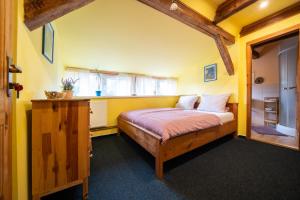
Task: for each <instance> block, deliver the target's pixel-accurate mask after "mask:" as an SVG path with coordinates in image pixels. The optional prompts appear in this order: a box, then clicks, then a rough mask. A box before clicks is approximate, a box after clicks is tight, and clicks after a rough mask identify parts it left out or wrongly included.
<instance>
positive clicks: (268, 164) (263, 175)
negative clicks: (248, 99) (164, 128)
mask: <svg viewBox="0 0 300 200" xmlns="http://www.w3.org/2000/svg"><path fill="white" fill-rule="evenodd" d="M93 150H94V152H93V153H94V158H93V159H92V161H91V177H90V181H89V184H90V187H89V188H90V191H89V199H91V200H98V199H99V200H100V199H101V200H102V199H103V200H106V199H107V200H119V199H120V200H135V199H136V200H148V199H149V200H150V199H153V200H159V199H162V200H173V199H174V200H177V199H195V200H196V199H197V200H198V199H208V200H210V199H218V200H219V199H228V200H234V199H240V200H247V199H249V200H259V199H262V200H268V199H297V200H298V199H300V153H299V152H296V151H292V150H288V149H284V148H280V147H275V146H272V145H267V144H263V143H258V142H255V141H248V140H245V139H240V138H238V139H232V138H231V137H226V138H223V139H221V140H218V141H216V142H213V143H211V144H209V145H206V146H204V147H201V148H199V149H197V150H195V151H192V152H190V153H187V154H185V155H183V156H180V157H178V158H175V159H173V160H171V161H168V162H167V163H166V165H165V180H164V181H159V180H157V179H156V178H155V174H154V158H153V157H152V156H151V155H150V154H148V153H147V152H145V151H144V150H143V149H142V148H141V147H139V146H138V145H137V144H135V143H134V142H133V141H132V140H130V139H129V138H127V137H126V136H107V137H100V138H95V139H93ZM43 199H45V200H50V199H51V200H56V199H59V200H69V199H70V200H71V199H72V200H73V199H76V200H77V199H81V187H74V188H71V189H68V190H65V191H62V192H59V193H56V194H54V195H51V196H48V197H46V198H43Z"/></svg>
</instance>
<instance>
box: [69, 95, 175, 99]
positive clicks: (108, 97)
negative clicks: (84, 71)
mask: <svg viewBox="0 0 300 200" xmlns="http://www.w3.org/2000/svg"><path fill="white" fill-rule="evenodd" d="M179 96H180V95H156V96H153V95H149V96H100V97H97V96H77V97H73V99H138V98H164V97H179Z"/></svg>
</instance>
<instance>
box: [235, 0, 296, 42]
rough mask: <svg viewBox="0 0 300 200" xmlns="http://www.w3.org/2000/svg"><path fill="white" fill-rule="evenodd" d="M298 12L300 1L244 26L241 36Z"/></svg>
mask: <svg viewBox="0 0 300 200" xmlns="http://www.w3.org/2000/svg"><path fill="white" fill-rule="evenodd" d="M298 13H300V2H298V3H295V4H293V5H291V6H289V7H287V8H285V9H282V10H280V11H278V12H276V13H274V14H271V15H269V16H267V17H265V18H262V19H260V20H258V21H256V22H254V23H252V24H249V25H247V26H244V27H243V28H242V30H241V32H240V36H241V37H243V36H245V35H248V34H250V33H252V32H255V31H257V30H259V29H262V28H264V27H266V26H269V25H271V24H274V23H276V22H279V21H281V20H284V19H286V18H288V17H291V16H294V15H296V14H298Z"/></svg>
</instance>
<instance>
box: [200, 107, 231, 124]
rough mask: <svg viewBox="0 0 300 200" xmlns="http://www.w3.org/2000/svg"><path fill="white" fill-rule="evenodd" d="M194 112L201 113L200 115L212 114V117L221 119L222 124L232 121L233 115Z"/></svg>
mask: <svg viewBox="0 0 300 200" xmlns="http://www.w3.org/2000/svg"><path fill="white" fill-rule="evenodd" d="M196 112H201V113H208V114H214V115H217V116H218V117H219V118H220V119H221V122H222V124H224V123H227V122H230V121H233V120H234V114H233V113H232V112H224V113H218V112H206V111H200V110H196Z"/></svg>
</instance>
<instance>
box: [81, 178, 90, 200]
mask: <svg viewBox="0 0 300 200" xmlns="http://www.w3.org/2000/svg"><path fill="white" fill-rule="evenodd" d="M88 193H89V179H88V178H86V179H84V180H83V183H82V200H87V199H88Z"/></svg>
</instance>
